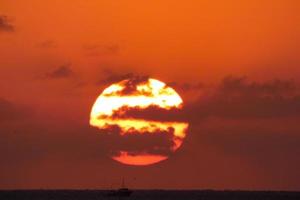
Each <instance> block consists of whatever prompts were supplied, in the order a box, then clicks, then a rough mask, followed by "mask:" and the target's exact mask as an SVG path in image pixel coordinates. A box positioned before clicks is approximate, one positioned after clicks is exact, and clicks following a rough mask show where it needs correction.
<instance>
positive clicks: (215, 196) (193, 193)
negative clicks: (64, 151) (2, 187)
mask: <svg viewBox="0 0 300 200" xmlns="http://www.w3.org/2000/svg"><path fill="white" fill-rule="evenodd" d="M109 194H111V191H107V190H10V191H0V200H102V199H103V200H106V199H107V200H109V199H110V200H113V199H116V200H120V199H124V200H131V199H132V200H137V199H139V200H154V199H155V200H156V199H157V200H181V199H182V200H194V199H195V200H219V199H220V200H223V199H224V200H273V199H274V200H275V199H280V200H281V199H282V200H300V192H284V191H214V190H134V191H133V193H132V194H131V195H130V196H129V197H118V196H110V195H109Z"/></svg>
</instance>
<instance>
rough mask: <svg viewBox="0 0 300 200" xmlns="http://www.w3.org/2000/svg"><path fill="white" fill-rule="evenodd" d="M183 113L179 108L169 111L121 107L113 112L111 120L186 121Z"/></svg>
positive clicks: (157, 108) (154, 108) (156, 107)
mask: <svg viewBox="0 0 300 200" xmlns="http://www.w3.org/2000/svg"><path fill="white" fill-rule="evenodd" d="M184 114H185V113H184V111H182V110H181V109H179V108H171V109H169V110H166V109H163V108H160V107H158V106H154V105H153V106H149V107H147V108H142V109H141V108H140V107H128V106H123V107H121V108H120V109H118V110H115V111H114V112H113V115H112V116H111V117H112V118H134V119H146V120H154V121H179V122H183V121H186V116H184Z"/></svg>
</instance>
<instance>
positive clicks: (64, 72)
mask: <svg viewBox="0 0 300 200" xmlns="http://www.w3.org/2000/svg"><path fill="white" fill-rule="evenodd" d="M73 75H74V72H73V70H72V69H71V64H65V65H62V66H60V67H58V68H56V69H55V70H53V71H51V72H49V73H47V74H46V78H48V79H63V78H70V77H72V76H73Z"/></svg>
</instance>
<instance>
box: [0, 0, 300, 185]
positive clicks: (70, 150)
mask: <svg viewBox="0 0 300 200" xmlns="http://www.w3.org/2000/svg"><path fill="white" fill-rule="evenodd" d="M299 10H300V3H299V1H297V0H259V1H258V0H252V1H250V0H249V1H248V0H245V1H233V0H229V1H220V0H216V1H198V0H197V1H196V0H186V1H169V0H165V1H158V0H155V1H149V2H148V1H147V2H146V1H136V0H120V1H99V0H88V1H87V0H64V1H61V0H43V1H40V0H26V1H22V0H0V158H1V160H0V189H16V188H18V189H25V188H108V187H110V186H111V185H113V186H114V187H117V186H118V184H119V182H120V179H121V178H120V177H122V176H125V178H126V179H127V182H128V185H129V186H130V187H134V188H147V189H149V188H150V189H151V188H181V189H199V188H200V189H201V188H213V189H237V188H238V189H274V190H275V189H282V190H299V189H300V184H299V179H300V173H299V168H300V159H299V153H300V148H299V146H300V127H299V125H298V122H299V118H300V93H299V91H300V89H299V80H298V77H299V76H300V70H299V64H300V57H299V52H300V28H299V27H300V15H299ZM144 75H147V76H151V77H153V78H157V79H159V80H161V81H164V82H167V83H170V85H172V86H173V87H174V88H175V89H176V90H177V91H178V92H179V93H180V94H181V96H182V97H183V99H184V101H185V103H186V104H185V106H186V111H185V115H184V117H185V118H186V119H187V120H188V121H190V130H189V135H188V137H187V139H186V141H185V142H184V145H183V147H182V148H181V149H180V150H179V151H178V152H177V153H176V154H175V155H173V156H172V157H171V158H170V159H168V160H167V161H164V162H162V163H160V164H158V165H153V166H148V167H131V166H125V165H121V164H119V163H117V162H115V161H112V160H111V159H110V158H108V157H107V156H106V154H105V153H104V149H105V144H103V142H101V140H99V138H98V134H97V133H95V132H93V130H90V126H89V124H88V121H89V112H90V110H91V107H92V105H93V103H94V101H95V99H96V97H97V96H98V95H99V94H100V93H101V92H102V90H103V89H104V88H105V87H106V86H108V85H109V84H110V83H111V82H113V81H117V80H119V79H121V78H123V77H130V76H144ZM153 177H156V178H155V179H153Z"/></svg>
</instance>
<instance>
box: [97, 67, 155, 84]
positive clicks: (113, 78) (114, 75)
mask: <svg viewBox="0 0 300 200" xmlns="http://www.w3.org/2000/svg"><path fill="white" fill-rule="evenodd" d="M102 74H103V76H104V78H103V79H101V80H100V81H98V82H97V84H98V85H108V84H112V83H117V82H120V81H123V80H125V79H130V80H132V81H131V82H130V83H128V84H129V86H130V85H133V84H134V83H137V82H142V81H145V80H147V79H148V78H149V76H148V75H139V74H135V73H124V74H123V73H118V72H115V71H113V70H110V69H103V70H102Z"/></svg>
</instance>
